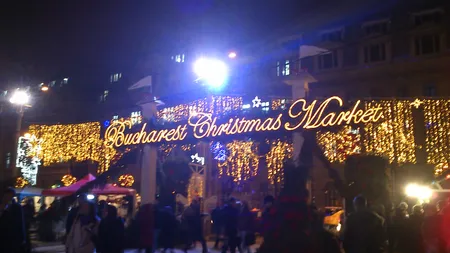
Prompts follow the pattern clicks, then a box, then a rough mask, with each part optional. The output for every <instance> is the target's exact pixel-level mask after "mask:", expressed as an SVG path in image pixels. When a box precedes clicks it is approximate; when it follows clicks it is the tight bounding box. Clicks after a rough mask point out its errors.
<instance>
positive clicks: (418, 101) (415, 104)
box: [411, 98, 423, 109]
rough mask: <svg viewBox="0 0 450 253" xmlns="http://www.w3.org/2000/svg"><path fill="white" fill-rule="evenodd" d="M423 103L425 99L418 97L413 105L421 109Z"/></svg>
mask: <svg viewBox="0 0 450 253" xmlns="http://www.w3.org/2000/svg"><path fill="white" fill-rule="evenodd" d="M422 104H423V101H422V100H420V99H418V98H416V100H414V102H412V103H411V105H412V106H414V107H416V109H419V107H420V106H421V105H422Z"/></svg>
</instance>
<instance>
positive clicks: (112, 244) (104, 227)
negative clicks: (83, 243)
mask: <svg viewBox="0 0 450 253" xmlns="http://www.w3.org/2000/svg"><path fill="white" fill-rule="evenodd" d="M102 212H103V213H102V220H101V222H100V225H99V228H98V238H97V252H98V253H123V252H124V242H125V226H124V222H123V219H122V218H120V217H118V216H117V208H116V207H115V206H112V205H106V206H105V207H104V208H103V210H102Z"/></svg>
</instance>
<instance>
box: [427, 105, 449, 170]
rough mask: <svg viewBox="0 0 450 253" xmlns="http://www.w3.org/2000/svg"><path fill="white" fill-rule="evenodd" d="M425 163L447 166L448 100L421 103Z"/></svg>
mask: <svg viewBox="0 0 450 253" xmlns="http://www.w3.org/2000/svg"><path fill="white" fill-rule="evenodd" d="M423 112H424V118H425V130H426V143H425V150H426V152H427V155H428V157H427V162H428V163H429V164H436V165H439V164H448V162H449V160H450V159H449V153H450V131H449V129H450V100H432V99H427V100H424V101H423Z"/></svg>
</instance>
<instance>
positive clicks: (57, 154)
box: [29, 122, 117, 174]
mask: <svg viewBox="0 0 450 253" xmlns="http://www.w3.org/2000/svg"><path fill="white" fill-rule="evenodd" d="M29 133H30V134H31V135H34V136H36V138H37V139H39V140H42V141H41V143H40V148H41V150H40V152H39V155H38V158H39V159H41V160H42V161H43V165H44V166H49V165H51V164H54V163H63V162H68V161H69V160H71V159H74V160H75V161H76V162H82V161H88V160H91V161H95V162H99V168H98V171H97V172H98V173H100V174H101V173H103V172H105V171H107V170H108V168H109V167H110V166H111V159H113V157H114V156H115V154H116V153H117V151H116V150H115V149H114V148H113V147H108V146H107V145H105V141H103V140H101V139H100V123H99V122H89V123H82V124H70V125H51V126H47V125H31V126H30V127H29Z"/></svg>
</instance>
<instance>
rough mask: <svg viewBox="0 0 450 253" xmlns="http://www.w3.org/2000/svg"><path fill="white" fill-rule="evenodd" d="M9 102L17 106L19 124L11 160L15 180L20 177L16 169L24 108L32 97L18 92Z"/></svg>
mask: <svg viewBox="0 0 450 253" xmlns="http://www.w3.org/2000/svg"><path fill="white" fill-rule="evenodd" d="M9 102H10V103H11V104H13V105H16V106H17V113H18V117H17V123H16V132H15V138H14V150H13V152H12V154H13V155H12V160H11V169H12V170H11V172H12V173H11V175H12V177H13V178H15V177H17V176H18V174H19V173H18V171H17V168H16V164H17V161H16V160H17V147H18V144H19V142H18V141H19V137H20V129H21V128H22V118H23V111H24V106H27V105H28V104H29V102H30V95H29V94H28V93H27V92H26V91H23V90H16V91H15V92H14V93H13V95H12V96H11V98H10V99H9Z"/></svg>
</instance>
